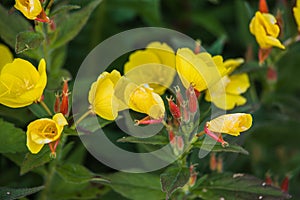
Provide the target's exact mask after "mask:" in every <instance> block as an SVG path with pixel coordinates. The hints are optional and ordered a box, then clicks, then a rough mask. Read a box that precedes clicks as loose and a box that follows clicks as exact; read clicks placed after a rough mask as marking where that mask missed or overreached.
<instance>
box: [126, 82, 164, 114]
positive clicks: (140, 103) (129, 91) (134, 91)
mask: <svg viewBox="0 0 300 200" xmlns="http://www.w3.org/2000/svg"><path fill="white" fill-rule="evenodd" d="M125 97H127V98H128V101H126V102H127V103H128V107H129V108H130V109H132V110H134V111H137V112H140V113H145V114H147V115H149V116H150V117H152V118H153V119H160V118H162V117H163V116H164V114H165V106H164V102H163V100H162V98H161V97H160V96H159V95H158V94H156V93H155V92H154V91H153V89H152V88H150V87H149V86H148V85H146V84H145V85H140V86H137V85H135V84H131V85H128V87H127V88H126V90H125Z"/></svg>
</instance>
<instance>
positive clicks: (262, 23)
mask: <svg viewBox="0 0 300 200" xmlns="http://www.w3.org/2000/svg"><path fill="white" fill-rule="evenodd" d="M276 23H277V21H276V18H275V17H274V16H273V15H271V14H269V13H261V12H259V11H257V12H256V13H255V16H254V17H253V18H252V20H251V22H250V25H249V28H250V32H251V33H252V34H253V35H254V36H255V38H256V41H257V43H258V44H259V46H260V48H262V49H269V48H271V47H273V46H275V47H278V48H281V49H285V47H284V46H283V45H282V44H281V42H280V41H279V40H278V39H277V37H278V36H279V32H280V28H279V26H278V25H277V24H276Z"/></svg>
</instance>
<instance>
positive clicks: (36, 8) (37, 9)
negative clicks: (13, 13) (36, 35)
mask: <svg viewBox="0 0 300 200" xmlns="http://www.w3.org/2000/svg"><path fill="white" fill-rule="evenodd" d="M15 8H16V9H17V10H19V11H21V12H22V13H23V15H24V16H25V17H26V18H28V19H31V20H34V19H36V18H37V16H38V15H39V14H40V13H41V12H42V10H43V8H42V5H41V2H40V0H16V4H15Z"/></svg>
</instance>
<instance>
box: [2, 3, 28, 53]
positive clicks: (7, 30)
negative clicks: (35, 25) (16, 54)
mask: <svg viewBox="0 0 300 200" xmlns="http://www.w3.org/2000/svg"><path fill="white" fill-rule="evenodd" d="M0 19H1V20H0V37H1V38H2V39H3V40H4V41H5V42H6V43H7V44H8V45H9V46H10V47H11V48H15V41H16V36H17V34H18V33H19V32H22V31H26V30H29V29H30V27H31V25H30V24H29V23H28V21H27V20H26V19H25V18H24V17H23V16H22V15H19V14H18V13H17V12H14V13H9V11H8V10H6V9H5V8H3V7H2V5H0Z"/></svg>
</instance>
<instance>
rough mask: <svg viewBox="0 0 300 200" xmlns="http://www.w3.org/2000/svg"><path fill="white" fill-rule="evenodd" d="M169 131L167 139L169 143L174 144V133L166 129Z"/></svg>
mask: <svg viewBox="0 0 300 200" xmlns="http://www.w3.org/2000/svg"><path fill="white" fill-rule="evenodd" d="M168 133H169V141H170V143H171V145H172V146H173V145H175V142H176V139H175V134H174V132H173V131H172V130H170V131H168Z"/></svg>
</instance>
